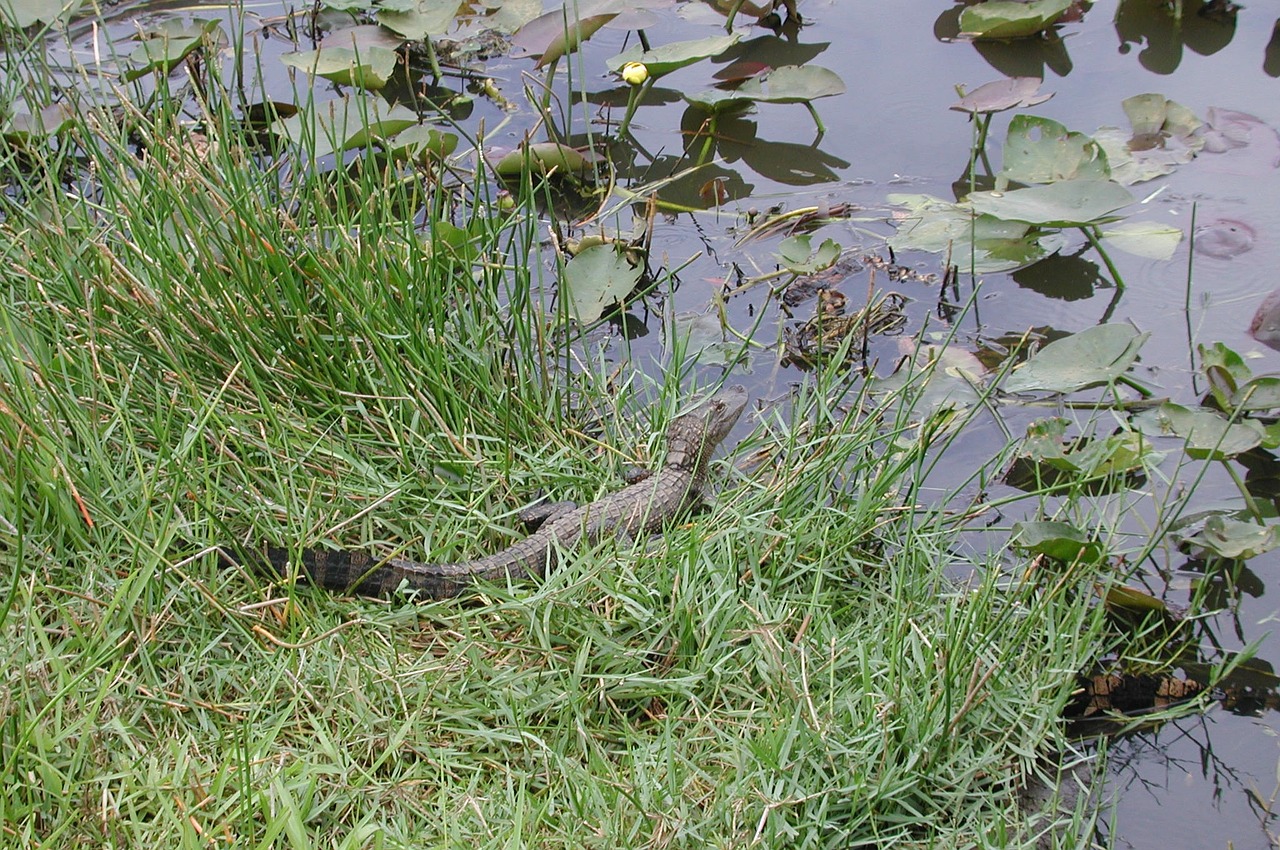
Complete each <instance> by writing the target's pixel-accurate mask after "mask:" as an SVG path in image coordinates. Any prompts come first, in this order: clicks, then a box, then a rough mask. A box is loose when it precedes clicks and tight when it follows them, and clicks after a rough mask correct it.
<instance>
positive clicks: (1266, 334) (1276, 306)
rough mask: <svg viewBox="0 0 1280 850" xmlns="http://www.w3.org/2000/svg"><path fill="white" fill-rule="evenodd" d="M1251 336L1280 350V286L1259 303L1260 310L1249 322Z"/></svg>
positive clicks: (1269, 346)
mask: <svg viewBox="0 0 1280 850" xmlns="http://www.w3.org/2000/svg"><path fill="white" fill-rule="evenodd" d="M1249 336H1251V337H1253V338H1254V339H1256V340H1257V341H1258V342H1260V343H1262V344H1263V345H1265V346H1267V347H1268V348H1274V349H1276V350H1277V351H1280V287H1278V288H1276V289H1274V290H1272V291H1271V294H1270V295H1268V296H1267V297H1266V298H1265V299H1263V301H1262V303H1261V304H1259V305H1258V312H1256V313H1254V314H1253V321H1251V322H1250V323H1249Z"/></svg>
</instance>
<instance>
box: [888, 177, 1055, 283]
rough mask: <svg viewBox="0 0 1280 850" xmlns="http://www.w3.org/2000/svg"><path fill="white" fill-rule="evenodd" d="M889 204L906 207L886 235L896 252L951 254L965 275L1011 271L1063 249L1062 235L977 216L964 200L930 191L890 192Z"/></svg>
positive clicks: (952, 259) (989, 217)
mask: <svg viewBox="0 0 1280 850" xmlns="http://www.w3.org/2000/svg"><path fill="white" fill-rule="evenodd" d="M888 201H889V203H890V204H893V205H895V206H903V207H905V208H906V209H905V211H903V212H902V213H898V214H895V216H894V223H895V224H896V225H897V228H898V230H897V232H896V233H895V234H894V235H893V236H891V237H890V238H889V245H890V246H891V247H892V248H893V249H894V250H895V251H904V250H916V251H928V252H930V253H934V254H944V253H949V256H950V258H951V262H952V263H955V264H956V265H958V266H959V267H960V269H961V271H962V273H964V274H990V273H993V272H1003V271H1015V270H1017V269H1020V268H1024V267H1026V266H1029V265H1031V264H1032V263H1036V262H1039V261H1040V260H1043V259H1044V258H1045V257H1047V256H1049V255H1050V254H1052V253H1054V252H1055V251H1057V250H1059V249H1061V248H1062V247H1063V246H1064V245H1065V244H1066V238H1065V237H1063V236H1062V235H1061V234H1060V233H1057V232H1052V233H1044V232H1042V231H1039V230H1034V229H1033V228H1032V227H1031V226H1030V225H1028V224H1023V223H1021V222H1016V221H1003V220H1001V219H998V218H995V217H994V216H989V215H975V214H974V211H973V208H972V207H971V206H969V205H968V204H955V203H951V202H950V201H944V200H942V199H940V198H935V197H933V196H931V195H890V196H889V197H888Z"/></svg>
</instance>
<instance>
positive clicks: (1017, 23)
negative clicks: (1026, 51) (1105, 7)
mask: <svg viewBox="0 0 1280 850" xmlns="http://www.w3.org/2000/svg"><path fill="white" fill-rule="evenodd" d="M1071 2H1072V0H1033V2H1030V3H1019V2H1014V0H987V2H984V3H978V4H975V5H973V6H966V7H965V9H964V11H962V12H961V13H960V34H961V35H962V36H968V37H969V38H974V39H998V38H1024V37H1026V36H1029V35H1035V34H1036V33H1040V32H1043V31H1044V30H1045V29H1046V28H1047V27H1049V26H1050V25H1051V24H1052V23H1053V22H1054V21H1056V20H1058V18H1060V17H1062V13H1063V12H1065V11H1067V9H1068V8H1069V7H1070V6H1071Z"/></svg>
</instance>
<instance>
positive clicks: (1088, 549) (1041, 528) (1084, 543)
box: [1011, 520, 1106, 564]
mask: <svg viewBox="0 0 1280 850" xmlns="http://www.w3.org/2000/svg"><path fill="white" fill-rule="evenodd" d="M1011 542H1012V544H1013V545H1014V546H1017V547H1018V548H1019V549H1026V550H1028V551H1031V552H1035V553H1036V554H1037V555H1044V556H1045V557H1046V558H1052V559H1053V560H1055V561H1061V562H1063V563H1066V564H1073V563H1076V562H1079V561H1084V562H1088V563H1097V562H1099V561H1101V560H1102V559H1103V557H1104V555H1105V554H1106V552H1105V550H1104V549H1103V548H1102V544H1100V543H1099V542H1098V541H1096V540H1090V539H1089V537H1088V535H1087V534H1085V533H1084V532H1083V531H1081V530H1080V529H1078V528H1076V527H1075V526H1074V525H1071V524H1070V523H1066V522H1054V521H1050V520H1042V521H1038V522H1017V523H1014V525H1013V538H1012V541H1011Z"/></svg>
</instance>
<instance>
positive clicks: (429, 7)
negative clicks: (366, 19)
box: [378, 0, 462, 41]
mask: <svg viewBox="0 0 1280 850" xmlns="http://www.w3.org/2000/svg"><path fill="white" fill-rule="evenodd" d="M461 5H462V2H461V0H409V2H403V0H401V1H400V2H395V0H382V2H381V3H379V4H378V23H380V24H382V25H383V26H384V27H387V28H388V29H393V30H395V31H396V32H398V33H400V34H401V35H403V36H404V37H405V38H407V39H409V40H410V41H422V40H424V39H426V38H428V37H429V36H433V35H444V34H445V33H446V32H448V31H449V28H450V27H451V26H453V21H454V19H455V18H457V16H458V7H459V6H461Z"/></svg>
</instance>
